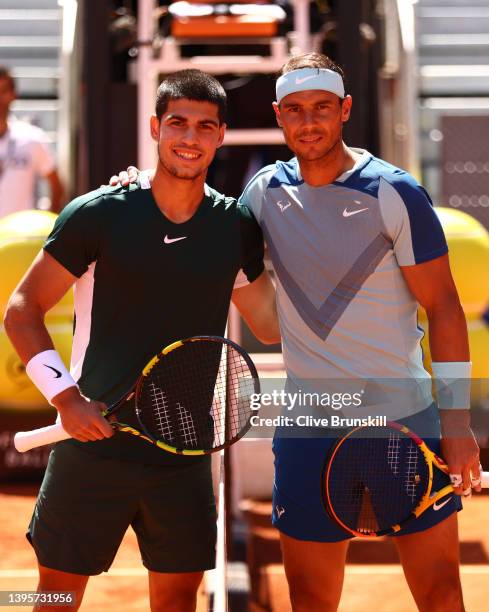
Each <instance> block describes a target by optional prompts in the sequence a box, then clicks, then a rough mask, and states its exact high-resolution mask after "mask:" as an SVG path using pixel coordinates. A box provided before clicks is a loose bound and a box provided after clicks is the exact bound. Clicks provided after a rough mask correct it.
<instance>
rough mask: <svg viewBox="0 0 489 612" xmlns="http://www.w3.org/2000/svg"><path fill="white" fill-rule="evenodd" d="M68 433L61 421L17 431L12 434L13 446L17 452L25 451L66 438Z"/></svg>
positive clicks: (68, 435)
mask: <svg viewBox="0 0 489 612" xmlns="http://www.w3.org/2000/svg"><path fill="white" fill-rule="evenodd" d="M68 438H71V436H70V434H69V433H68V432H67V431H66V430H65V429H64V428H63V426H62V425H61V423H56V424H55V425H48V426H47V427H41V428H40V429H33V430H32V431H19V432H18V433H16V434H15V436H14V446H15V448H16V449H17V450H18V451H19V453H25V452H26V451H28V450H31V449H32V448H36V447H38V446H44V445H45V444H54V443H55V442H60V441H61V440H68Z"/></svg>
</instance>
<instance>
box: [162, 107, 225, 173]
mask: <svg viewBox="0 0 489 612" xmlns="http://www.w3.org/2000/svg"><path fill="white" fill-rule="evenodd" d="M224 132H225V124H221V123H220V121H219V116H218V107H217V105H216V104H212V103H210V102H198V101H196V100H188V99H187V98H181V99H177V100H170V101H169V102H168V107H167V109H166V111H165V112H164V113H163V115H162V117H161V119H160V120H158V119H157V117H155V116H153V117H152V118H151V135H152V137H153V139H154V140H155V141H156V142H157V143H158V158H159V164H160V165H161V167H162V169H163V170H164V171H166V172H168V173H169V174H171V175H172V176H174V177H176V178H179V179H186V180H193V179H196V178H197V177H199V176H201V175H202V174H205V173H206V172H207V169H208V167H209V166H210V164H211V162H212V160H213V159H214V155H215V154H216V150H217V148H218V147H219V146H221V144H222V141H223V138H224Z"/></svg>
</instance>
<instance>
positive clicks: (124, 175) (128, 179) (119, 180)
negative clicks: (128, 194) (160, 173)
mask: <svg viewBox="0 0 489 612" xmlns="http://www.w3.org/2000/svg"><path fill="white" fill-rule="evenodd" d="M140 172H141V171H140V170H139V169H138V168H136V166H128V167H127V170H122V171H121V172H119V174H117V175H116V174H114V175H113V176H111V177H110V180H109V185H110V186H111V187H117V186H118V185H122V187H127V186H128V185H129V184H130V183H135V182H136V181H137V180H138V176H139V173H140ZM148 172H149V173H150V174H154V170H148Z"/></svg>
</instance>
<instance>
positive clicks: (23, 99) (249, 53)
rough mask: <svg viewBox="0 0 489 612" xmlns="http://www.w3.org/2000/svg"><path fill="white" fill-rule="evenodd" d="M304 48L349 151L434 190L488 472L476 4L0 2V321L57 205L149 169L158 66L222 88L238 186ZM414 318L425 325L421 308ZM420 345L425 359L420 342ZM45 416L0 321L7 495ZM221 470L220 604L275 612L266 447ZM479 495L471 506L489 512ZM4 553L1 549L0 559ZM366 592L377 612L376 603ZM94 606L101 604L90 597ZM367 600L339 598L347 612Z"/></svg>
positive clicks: (356, 551)
mask: <svg viewBox="0 0 489 612" xmlns="http://www.w3.org/2000/svg"><path fill="white" fill-rule="evenodd" d="M310 50H315V51H321V52H324V53H326V54H327V55H329V56H330V57H332V58H333V59H334V60H335V61H336V62H338V63H339V64H340V65H341V66H342V67H343V68H344V70H345V72H346V88H347V91H348V93H350V94H351V95H352V96H353V103H354V106H353V113H352V117H351V119H350V121H349V122H348V124H347V125H346V127H345V141H346V142H347V144H349V145H350V146H357V147H363V148H366V149H368V150H369V151H371V152H372V153H373V154H374V155H378V156H380V157H382V158H384V159H386V160H387V161H389V162H391V163H393V164H395V165H397V166H400V167H401V168H404V169H406V170H408V171H409V172H411V173H412V174H414V175H415V176H416V178H417V179H418V180H419V181H420V182H422V184H423V185H424V186H425V187H426V188H427V190H428V192H429V193H430V195H431V196H432V199H433V201H434V204H435V206H436V210H437V212H438V214H439V216H440V219H441V221H442V224H443V226H444V229H445V232H446V234H447V238H448V241H449V247H450V258H451V264H452V268H453V273H454V277H455V281H456V284H457V287H458V289H459V293H460V295H461V300H462V304H463V306H464V310H465V313H466V316H467V321H468V327H469V336H470V344H471V353H472V359H473V362H474V381H473V393H472V404H473V408H474V412H473V415H474V422H475V424H476V430H477V435H478V439H479V442H480V444H481V446H482V449H483V459H484V461H485V462H486V465H485V468H486V469H489V462H488V461H487V458H488V451H487V446H488V438H489V424H488V423H489V416H488V415H489V388H488V381H489V310H488V309H489V232H488V230H489V144H488V143H489V0H418V1H417V2H416V1H415V0H318V1H313V2H311V1H309V0H279V1H278V2H265V1H257V2H256V3H253V2H251V0H246V1H245V2H241V1H239V0H235V1H234V2H222V1H220V0H219V1H218V2H216V1H214V0H208V1H207V2H204V1H202V2H173V3H169V2H158V1H156V0H139V1H136V0H80V1H76V0H0V66H2V67H4V68H6V69H7V73H9V74H7V73H5V74H4V73H2V72H1V71H0V311H1V314H2V315H3V311H4V308H5V305H6V302H7V300H8V296H9V295H10V293H11V291H12V290H13V288H14V287H15V285H16V284H17V282H18V281H19V279H20V278H21V276H22V274H23V273H24V271H25V270H26V269H27V267H28V265H29V263H30V261H31V260H32V258H33V257H34V255H35V253H36V252H37V250H38V249H39V248H40V247H41V245H42V242H43V240H44V238H45V236H46V235H47V234H48V233H49V231H50V229H51V227H52V224H53V223H54V219H55V213H56V212H57V211H58V210H59V207H60V206H61V205H62V204H63V203H66V202H67V201H69V200H70V199H71V198H72V197H74V196H75V195H77V194H80V193H83V192H86V191H89V190H92V189H95V188H97V187H98V186H100V185H101V184H103V183H107V182H108V179H109V177H110V176H111V175H112V174H114V173H116V172H118V171H119V170H122V169H125V168H126V166H127V165H129V164H136V165H138V166H139V167H140V168H146V167H150V166H152V164H153V163H154V154H155V148H154V144H153V143H152V141H151V139H150V136H149V129H148V127H149V116H150V114H151V113H152V112H153V105H154V96H155V92H156V87H157V85H158V83H159V82H160V81H161V79H162V77H164V75H165V74H168V73H171V72H173V71H175V70H179V69H182V68H189V67H196V68H200V69H202V70H205V71H207V72H210V73H211V74H214V75H215V76H216V77H217V78H218V79H219V80H220V81H221V82H222V84H223V86H224V87H225V89H226V91H227V94H228V98H229V118H228V132H227V136H226V140H225V146H223V147H222V148H221V149H220V150H219V151H218V155H217V157H216V160H215V162H214V163H213V165H212V167H211V169H210V172H209V178H208V182H209V184H211V185H212V186H213V187H215V188H216V189H218V190H219V191H222V192H224V193H226V194H227V195H233V196H238V195H239V194H240V192H241V190H242V188H243V186H244V185H245V184H246V182H247V181H248V179H249V178H250V177H251V176H252V175H253V174H254V172H255V171H256V170H258V169H259V168H260V167H261V166H263V165H265V164H268V163H272V162H274V161H275V160H276V159H288V158H289V157H291V153H290V151H288V149H287V148H286V147H285V146H284V144H283V139H282V135H281V131H280V130H279V129H277V126H276V124H275V119H274V114H273V112H272V107H271V103H272V101H273V100H274V83H275V76H276V74H277V72H278V71H279V69H280V67H281V65H282V64H283V63H284V62H285V61H286V60H287V58H288V57H289V56H290V55H293V54H295V53H299V52H303V51H310ZM9 75H10V76H11V77H12V79H13V82H11V79H10V76H9ZM2 113H3V115H2ZM2 117H4V120H2ZM2 121H4V122H3V123H2ZM25 124H28V125H30V126H34V127H35V129H33V130H31V129H30V128H28V127H25ZM2 125H3V131H2ZM21 128H22V129H21ZM22 130H24V131H22ZM18 134H20V135H18ZM16 147H17V148H16ZM22 147H24V148H22ZM41 159H42V160H44V161H43V162H42V163H41V161H39V160H41ZM29 160H30V161H29ZM36 160H37V161H36ZM35 161H36V163H34V162H35ZM29 164H30V166H29ZM21 167H22V169H23V170H26V169H27V167H29V172H30V174H29V177H30V178H29V180H31V178H32V180H33V182H32V189H31V188H30V187H29V188H30V189H31V191H32V198H31V199H30V200H29V201H27V200H26V201H25V203H24V201H22V202H21V201H20V196H19V200H18V201H16V202H12V201H11V198H12V197H14V196H12V195H11V193H12V188H9V190H7V189H6V187H5V185H6V184H7V183H6V181H7V180H11V181H14V182H15V183H16V184H17V185H19V184H20V183H23V181H24V179H23V178H21V176H23V175H16V174H15V172H14V171H16V170H18V169H19V168H21ZM53 173H54V174H53ZM34 179H35V180H34ZM53 181H54V182H53ZM56 181H57V182H56ZM2 183H4V187H3V190H2ZM29 185H30V183H29ZM6 193H7V195H6ZM15 197H17V196H15ZM7 200H8V201H7ZM2 211H3V212H2ZM12 211H13V212H12ZM71 305H72V302H71V296H67V297H66V298H65V300H63V302H62V303H61V304H60V305H58V306H57V307H56V308H55V309H53V311H51V312H50V313H49V316H48V319H47V323H48V327H49V329H50V331H51V333H52V335H53V337H54V339H55V342H56V346H57V348H58V350H59V352H60V353H61V354H62V356H63V358H64V359H65V361H66V362H69V358H70V349H71V333H72V324H73V321H72V311H71V310H72V309H71ZM420 323H421V324H422V325H423V326H424V327H425V329H426V331H428V330H427V322H426V318H425V316H424V314H423V313H422V312H420ZM229 334H230V336H231V337H232V338H234V339H235V340H237V341H238V342H241V343H242V344H243V345H244V346H245V348H246V349H247V350H249V351H251V352H252V353H253V356H254V359H255V361H256V362H257V364H258V366H259V369H260V373H261V375H262V376H264V377H265V376H270V377H281V376H283V363H282V359H281V354H280V347H272V348H270V347H263V346H262V345H260V344H259V343H258V342H257V341H255V340H254V339H253V338H252V337H251V335H250V333H249V331H248V330H247V328H246V326H245V325H244V324H243V323H242V322H241V321H240V319H239V317H238V315H237V314H236V312H234V311H232V312H231V315H230V322H229ZM424 348H425V351H426V355H427V366H428V367H429V351H428V350H427V349H428V347H427V341H426V338H425V341H424ZM52 420H53V414H52V411H51V410H50V409H49V407H47V406H46V404H45V402H44V401H43V399H42V397H41V396H40V395H39V394H38V392H37V391H36V390H35V389H34V388H33V387H32V385H31V383H30V381H29V380H28V378H27V377H26V375H25V371H24V368H23V365H22V363H21V362H20V361H19V359H18V358H17V356H16V354H15V352H14V351H13V349H12V347H11V345H10V344H9V342H8V340H7V338H6V336H5V332H4V330H3V328H1V327H0V487H2V484H3V485H4V486H3V490H4V491H6V494H5V501H8V502H10V503H12V504H14V501H13V500H14V499H16V498H15V491H17V492H18V489H15V487H14V489H9V487H11V486H12V483H20V482H24V481H26V480H31V481H32V480H33V482H34V483H38V482H39V479H40V478H41V476H42V473H43V469H44V466H45V463H46V460H47V454H48V449H40V450H33V451H31V452H29V453H27V454H25V455H19V454H18V453H16V451H15V450H14V449H13V447H12V435H13V432H15V431H16V430H18V429H27V428H32V427H36V426H40V425H44V424H47V423H50V422H51V421H52ZM229 472H230V473H231V472H232V479H231V481H232V486H231V487H230V499H229V502H230V509H231V511H230V515H231V516H232V517H233V521H232V522H231V524H230V526H229V531H230V534H231V538H230V542H231V544H230V550H229V552H230V556H231V557H232V558H233V560H234V562H235V566H234V568H235V573H234V587H233V589H234V599H233V602H234V603H233V606H234V608H233V609H236V610H238V609H246V606H250V607H251V608H252V609H255V610H287V609H288V608H287V606H288V603H287V597H286V589H285V586H284V585H285V582H284V576H283V572H282V570H281V569H280V551H279V549H278V544H277V540H276V534H275V533H274V531H273V530H272V529H271V528H270V525H269V519H268V516H269V512H270V507H269V506H270V504H269V501H268V498H269V494H270V491H271V487H272V474H273V465H272V456H271V450H270V440H244V441H242V442H241V443H240V444H239V445H237V447H235V448H234V449H233V453H232V457H231V465H230V466H229ZM34 487H35V485H34ZM13 490H14V493H12V491H13ZM2 500H3V498H2ZM487 500H488V498H487V497H485V498H483V499H482V501H481V503H485V506H484V505H481V506H480V507H479V506H478V508H480V512H481V513H484V512H485V513H486V514H485V516H486V517H487V512H488V511H489V505H488V502H487ZM15 503H17V502H15ZM19 503H20V502H19ZM4 507H5V508H8V507H11V508H14V507H15V505H12V506H8V504H7V505H6V506H4ZM5 512H7V513H8V510H5ZM482 515H483V514H481V516H482ZM19 529H20V528H19ZM462 533H463V532H462ZM466 533H469V534H470V537H474V538H475V537H476V535H474V536H473V535H472V532H471V531H470V530H469V531H467V532H466ZM471 541H472V540H471ZM0 542H1V540H0ZM365 546H367V548H365ZM368 546H370V548H368ZM389 546H390V545H389V544H388V543H387V542H385V544H382V546H380V545H377V547H374V546H373V545H371V544H370V543H363V542H362V543H358V544H357V546H356V548H355V546H352V549H353V552H352V553H351V558H350V563H353V564H355V563H362V562H363V561H368V562H370V563H372V560H375V563H376V564H377V565H379V564H380V565H381V566H382V564H387V565H388V564H389V563H396V561H395V559H394V560H393V558H392V551H391V550H390V548H389ZM464 546H465V548H464ZM464 551H465V552H464ZM27 552H29V551H27ZM462 553H463V554H462V561H463V562H465V563H468V564H469V567H471V566H470V563H473V564H475V566H480V567H485V568H486V570H484V571H486V573H484V571H480V572H479V574H480V576H479V574H478V573H477V572H475V573H471V572H470V571H467V572H466V574H467V576H468V577H467V578H465V580H466V581H471V583H470V584H471V592H472V593H475V594H476V595H475V596H478V594H482V593H483V583H484V581H485V584H486V589H487V584H488V582H489V581H488V580H487V578H488V575H489V571H487V568H489V547H488V543H487V542H486V543H484V542H481V543H479V546H472V547H470V546H467V543H465V545H464V541H462ZM362 555H363V556H362ZM2 558H4V563H6V564H7V565H5V566H4V570H3V571H10V570H9V569H8V568H9V567H10V566H9V565H8V563H10V561H8V558H7V557H5V556H3V555H2V554H0V564H1V563H2V562H1V559H2ZM29 559H30V562H31V563H32V559H31V558H29ZM355 559H356V561H355ZM15 564H16V561H15V559H14V560H13V561H12V563H11V564H10V565H15ZM6 568H7V569H6ZM240 568H241V569H240ZM243 568H244V569H243ZM1 571H2V570H1V568H0V584H3V583H2V582H1V580H2V574H1ZM19 571H20V570H19ZM26 571H27V570H26ZM375 571H376V572H377V574H376V575H377V576H380V577H382V576H384V574H382V572H381V571H380V570H378V568H377V570H375ZM372 572H374V570H372ZM379 572H380V573H379ZM394 573H395V572H394ZM351 575H353V576H355V577H356V578H355V580H356V583H358V584H361V581H362V580H366V581H368V582H369V583H370V584H371V580H372V573H371V574H369V573H368V571H367V570H366V571H365V572H364V573H362V572H361V571H359V572H357V573H355V572H353V574H351ZM16 576H18V574H16ZM385 576H388V573H387V574H385ZM474 576H476V578H474ZM477 576H479V580H480V582H477ZM379 580H381V578H379ZM382 584H383V583H382V582H380V583H379V588H384V586H385V585H384V586H382ZM474 585H475V586H474ZM358 588H359V589H360V587H358ZM385 588H387V587H385ZM360 590H361V589H360ZM485 592H486V595H489V592H487V590H486V591H485ZM93 601H94V602H96V601H98V600H97V599H96V596H95V595H94V600H93ZM403 602H404V603H403ZM408 602H409V596H408V595H406V599H405V600H404V599H403V600H402V601H401V602H400V603H399V605H398V606H397V607H395V606H393V605H391V606H390V607H386V608H385V609H388V610H394V609H395V610H401V609H403V610H404V609H406V610H409V609H413V608H412V604H409V603H408ZM371 603H372V602H371ZM373 603H375V605H377V607H379V609H383V608H382V605H381V602H380V601H375V602H373ZM357 604H358V607H355V606H356V605H357ZM97 605H100V606H102V604H99V603H97V604H96V603H93V605H92V606H91V608H92V609H96V607H97ZM106 605H108V604H104V606H106ZM142 605H143V604H142ZM365 605H366V604H365V600H362V601H361V602H360V600H359V601H356V600H351V602H350V605H349V608H348V609H350V610H354V609H355V610H356V609H358V610H360V609H363V608H364V607H365ZM396 605H397V604H396ZM403 606H404V607H403ZM102 607H103V606H102ZM102 607H101V608H100V609H102ZM127 609H129V608H127ZM131 609H132V608H131ZM134 609H144V605H143V607H141V608H134ZM345 609H347V608H345ZM472 609H476V608H475V607H474V608H472Z"/></svg>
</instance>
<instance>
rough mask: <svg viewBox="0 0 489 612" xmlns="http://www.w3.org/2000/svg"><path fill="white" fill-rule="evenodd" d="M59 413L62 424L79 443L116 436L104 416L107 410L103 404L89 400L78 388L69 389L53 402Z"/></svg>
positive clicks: (57, 396)
mask: <svg viewBox="0 0 489 612" xmlns="http://www.w3.org/2000/svg"><path fill="white" fill-rule="evenodd" d="M52 403H53V405H54V406H55V408H56V409H57V410H58V412H59V416H60V418H61V424H62V425H63V427H64V428H65V430H66V431H67V432H68V433H69V434H70V436H71V437H72V438H75V440H78V441H79V442H95V441H96V440H103V439H104V438H110V437H111V436H113V435H114V430H113V429H112V427H111V425H110V423H109V422H108V421H107V419H105V418H104V417H103V416H102V412H103V411H104V410H105V409H106V408H107V406H106V405H105V404H104V403H103V402H98V401H96V400H89V399H87V398H86V397H84V396H83V395H81V393H80V392H79V390H78V388H77V387H69V388H68V389H65V390H64V391H63V392H62V393H59V394H58V395H56V396H55V397H54V398H53V400H52Z"/></svg>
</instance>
